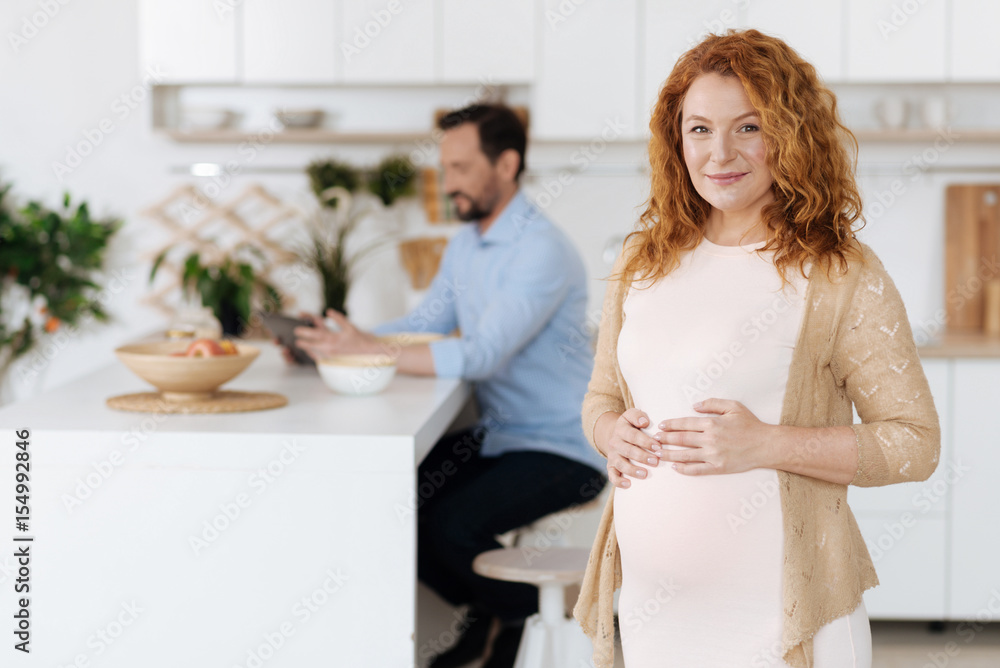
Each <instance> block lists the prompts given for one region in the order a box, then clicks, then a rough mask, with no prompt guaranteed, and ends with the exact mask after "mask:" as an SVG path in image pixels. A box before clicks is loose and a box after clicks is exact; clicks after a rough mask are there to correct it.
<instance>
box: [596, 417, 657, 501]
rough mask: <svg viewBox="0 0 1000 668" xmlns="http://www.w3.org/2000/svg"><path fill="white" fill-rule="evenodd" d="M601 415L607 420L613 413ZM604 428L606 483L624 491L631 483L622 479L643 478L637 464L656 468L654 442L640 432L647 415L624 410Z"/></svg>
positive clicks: (643, 474)
mask: <svg viewBox="0 0 1000 668" xmlns="http://www.w3.org/2000/svg"><path fill="white" fill-rule="evenodd" d="M605 415H608V420H610V419H611V417H612V416H613V415H614V414H613V413H610V414H609V413H606V414H605ZM601 417H602V418H603V417H604V416H601ZM608 426H610V433H608V434H607V436H606V437H605V438H602V439H601V440H603V441H604V447H603V451H604V452H605V453H607V458H608V480H610V481H611V484H612V485H614V486H616V487H621V488H622V489H628V487H629V485H630V484H631V482H630V481H629V480H628V478H626V477H625V476H631V477H633V478H645V477H646V469H645V468H643V467H642V466H639V465H638V464H640V463H643V464H647V465H649V466H659V464H660V459H659V458H660V455H661V454H662V450H661V447H660V444H659V443H658V442H657V441H656V440H654V439H653V438H652V437H651V436H649V435H648V434H646V433H645V432H644V431H642V429H643V428H644V427H648V426H649V416H648V415H646V414H645V413H643V412H642V411H641V410H639V409H638V408H630V409H628V410H627V411H625V412H624V413H622V414H621V415H619V416H618V418H617V419H616V420H615V421H614V423H612V424H610V425H608ZM598 428H600V425H599V427H598ZM605 428H607V427H605Z"/></svg>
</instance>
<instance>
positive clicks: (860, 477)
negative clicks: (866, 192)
mask: <svg viewBox="0 0 1000 668" xmlns="http://www.w3.org/2000/svg"><path fill="white" fill-rule="evenodd" d="M855 243H858V245H859V248H860V250H861V252H862V254H863V258H864V261H861V262H859V261H858V260H857V259H852V260H851V261H850V263H849V265H848V267H847V269H846V270H839V269H837V268H836V264H837V263H834V269H833V270H832V279H828V278H827V276H826V272H825V271H822V270H818V269H817V270H814V271H810V272H809V274H810V275H809V280H808V284H807V285H808V287H807V288H806V295H805V299H806V309H805V314H804V316H803V321H802V324H801V329H800V331H799V335H798V339H797V344H796V346H795V350H794V352H793V355H792V361H791V366H790V369H789V374H788V384H787V389H786V391H785V398H784V404H783V406H782V413H781V424H783V425H796V426H805V427H825V426H833V425H852V423H853V414H852V411H851V403H852V402H853V403H854V406H855V407H856V408H857V411H858V416H859V417H860V418H861V421H862V423H861V424H853V425H852V428H853V429H854V432H855V435H856V437H857V442H858V459H859V461H858V470H857V473H856V474H855V476H854V479H853V480H852V481H851V484H852V485H858V486H861V487H872V486H878V485H888V484H892V483H897V482H908V481H919V480H926V479H927V478H928V477H929V476H930V475H931V474H932V473H933V472H934V469H935V468H936V467H937V462H938V455H939V453H940V444H941V431H940V427H939V425H938V416H937V411H936V410H935V408H934V402H933V400H932V399H931V394H930V389H929V388H928V385H927V379H926V377H925V376H924V372H923V368H922V367H921V364H920V358H919V356H918V354H917V348H916V345H915V344H914V341H913V334H912V332H911V330H910V325H909V321H908V320H907V316H906V310H905V308H904V306H903V302H902V299H901V298H900V296H899V292H898V291H897V290H896V287H895V285H894V284H893V282H892V279H891V278H889V275H888V274H887V273H886V271H885V268H884V267H883V265H882V262H881V261H880V260H879V259H878V257H877V256H876V255H875V253H874V252H873V251H872V250H871V248H869V247H868V246H867V245H865V244H861V243H860V242H855ZM634 247H635V244H634V243H631V244H630V245H629V247H628V248H626V249H625V251H624V252H623V253H622V254H621V257H619V259H618V262H617V263H616V265H615V269H614V272H613V274H612V275H618V274H620V273H621V270H622V268H623V266H624V259H625V257H626V256H627V254H628V253H630V252H632V249H633V248H634ZM627 292H628V289H627V285H626V283H625V281H623V280H615V281H613V282H611V283H610V284H609V286H608V289H607V294H606V297H605V300H604V311H603V314H602V318H601V326H600V332H599V334H598V340H597V355H596V361H595V366H594V371H593V375H592V376H591V379H590V384H589V386H588V391H587V395H586V398H585V399H584V402H583V429H584V433H585V434H586V435H587V438H588V439H589V440H590V442H591V445H594V425H595V423H596V422H597V418H598V417H600V416H601V415H602V414H603V413H605V412H606V411H615V412H622V411H624V410H626V409H628V408H632V407H633V405H634V404H633V403H632V397H631V395H630V394H629V390H628V387H627V386H626V384H625V381H624V380H623V378H622V374H621V370H620V369H619V368H618V361H617V360H618V356H617V352H616V350H617V346H618V333H619V331H620V330H621V325H622V303H623V301H624V298H625V295H626V294H627ZM724 398H725V397H724ZM595 447H596V445H595ZM802 447H803V448H812V447H822V443H819V442H811V443H803V444H802ZM778 482H779V488H780V495H781V511H782V517H783V527H784V555H785V556H784V563H783V566H782V583H783V607H784V624H783V627H782V652H783V658H784V660H785V661H787V662H788V663H789V664H791V665H793V666H797V667H799V668H811V667H812V666H813V665H814V664H813V659H812V637H813V635H814V634H815V633H816V631H817V630H819V629H820V628H821V627H822V626H823V625H825V624H827V623H828V622H830V621H832V620H834V619H837V618H838V617H841V616H843V615H846V614H849V613H850V612H851V611H853V610H854V608H856V607H857V605H858V604H859V603H860V602H861V598H862V593H863V592H864V591H865V590H866V589H869V588H871V587H874V586H875V585H877V584H878V578H877V577H876V575H875V568H874V566H873V564H872V560H871V557H870V556H869V554H868V549H867V548H866V546H865V542H864V540H863V538H862V537H861V532H860V531H859V530H858V525H857V522H856V521H855V519H854V515H853V514H852V513H851V510H850V508H848V506H847V486H846V485H840V484H834V483H831V482H825V481H822V480H819V479H816V478H811V477H807V476H802V475H798V474H795V473H788V472H786V471H778ZM635 484H640V485H641V484H642V482H641V481H639V482H637V483H635ZM613 504H614V490H612V494H611V496H610V497H609V498H608V502H607V505H606V506H605V508H604V514H603V516H602V518H601V523H600V526H599V528H598V532H597V537H596V540H595V542H594V546H593V549H592V550H591V554H590V561H589V563H588V565H587V572H586V575H585V576H584V582H583V587H582V590H581V592H580V598H579V599H578V601H577V604H576V607H575V609H574V611H573V614H574V616H575V617H576V619H577V620H578V621H579V622H580V624H581V626H582V627H583V629H584V631H585V632H586V633H587V635H588V636H590V638H591V640H592V641H593V643H594V665H595V666H596V668H611V666H612V665H613V664H614V620H613V611H612V598H613V596H614V592H615V590H616V589H618V588H619V587H620V586H621V560H620V558H619V553H618V541H617V538H616V536H615V527H614V506H613ZM720 632H722V633H724V632H725V629H720ZM669 651H670V649H669V648H668V647H664V652H665V654H669Z"/></svg>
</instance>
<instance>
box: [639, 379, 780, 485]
mask: <svg viewBox="0 0 1000 668" xmlns="http://www.w3.org/2000/svg"><path fill="white" fill-rule="evenodd" d="M694 409H695V410H696V411H698V412H699V413H712V414H714V416H713V417H682V418H671V419H669V420H664V421H663V422H661V423H660V424H659V425H658V427H659V429H660V431H658V432H657V433H656V434H655V435H654V438H655V439H656V440H658V441H659V442H660V443H662V444H664V445H680V446H685V447H683V448H680V449H670V448H664V449H663V450H661V451H660V458H661V459H662V460H663V461H664V462H673V468H674V469H675V470H676V471H677V472H678V473H684V474H686V475H705V474H714V473H742V472H743V471H749V470H751V469H755V468H771V467H770V466H768V462H770V461H771V458H770V457H769V454H768V448H769V446H770V442H771V440H772V439H771V435H772V432H773V430H774V428H775V425H770V424H765V423H763V422H761V421H760V420H758V419H757V416H756V415H754V414H753V413H751V412H750V410H749V409H748V408H747V407H746V406H744V405H743V404H741V403H740V402H738V401H733V400H731V399H716V398H712V399H706V400H705V401H702V402H699V403H697V404H695V405H694Z"/></svg>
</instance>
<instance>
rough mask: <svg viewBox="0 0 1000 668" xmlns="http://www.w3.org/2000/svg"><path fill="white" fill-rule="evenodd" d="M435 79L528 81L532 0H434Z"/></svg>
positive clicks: (532, 50)
mask: <svg viewBox="0 0 1000 668" xmlns="http://www.w3.org/2000/svg"><path fill="white" fill-rule="evenodd" d="M440 2H441V26H442V34H441V80H442V81H443V82H445V83H476V82H478V83H508V82H528V81H531V80H532V78H533V77H534V74H535V14H536V12H535V3H534V1H533V0H476V2H469V1H468V0H440Z"/></svg>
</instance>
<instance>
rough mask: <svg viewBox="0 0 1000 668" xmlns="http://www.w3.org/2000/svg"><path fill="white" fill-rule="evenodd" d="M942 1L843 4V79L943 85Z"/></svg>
mask: <svg viewBox="0 0 1000 668" xmlns="http://www.w3.org/2000/svg"><path fill="white" fill-rule="evenodd" d="M947 10H948V7H947V3H946V2H945V0H924V1H923V2H919V1H918V0H908V1H904V0H848V8H847V15H848V19H847V26H846V28H847V72H846V75H847V79H848V80H849V81H853V82H866V81H867V82H878V83H884V82H921V81H929V82H933V81H943V80H944V79H945V76H946V71H945V26H946V25H947V21H946V19H947V13H948V11H947Z"/></svg>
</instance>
